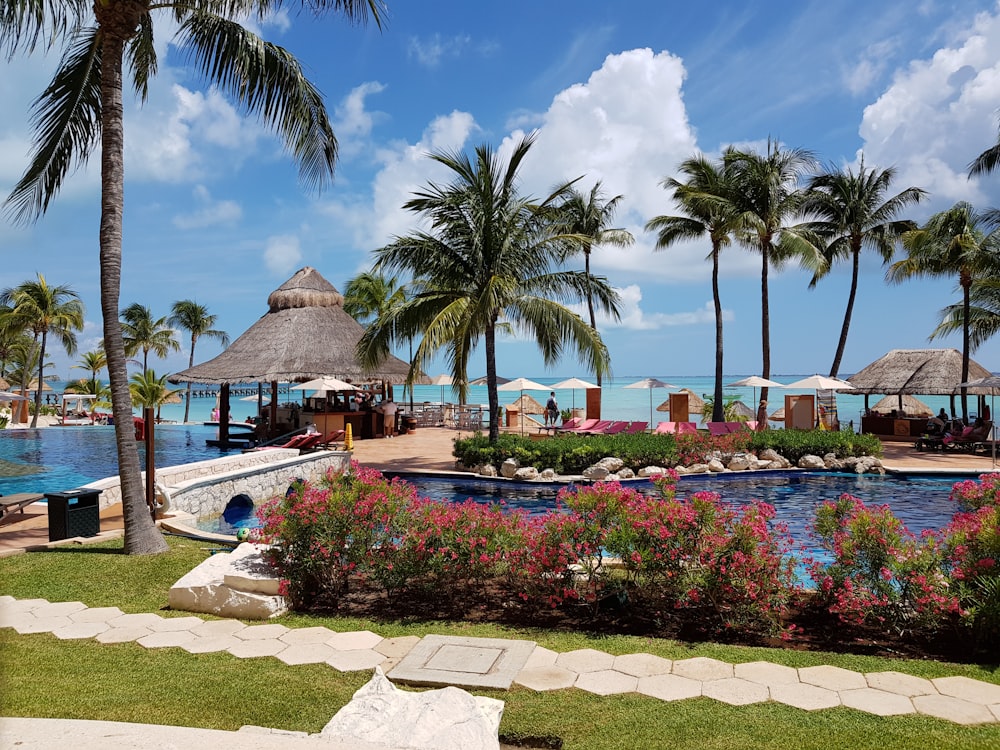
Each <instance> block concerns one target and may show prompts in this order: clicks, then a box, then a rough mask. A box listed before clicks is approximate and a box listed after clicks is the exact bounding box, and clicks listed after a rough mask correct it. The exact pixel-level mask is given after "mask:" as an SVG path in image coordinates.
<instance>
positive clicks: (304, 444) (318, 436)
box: [295, 432, 323, 453]
mask: <svg viewBox="0 0 1000 750" xmlns="http://www.w3.org/2000/svg"><path fill="white" fill-rule="evenodd" d="M322 442H323V433H322V432H308V433H306V436H305V440H303V441H301V442H300V443H299V444H298V445H296V446H295V447H296V448H298V449H299V453H309V452H310V451H314V450H316V449H317V448H319V445H320V443H322Z"/></svg>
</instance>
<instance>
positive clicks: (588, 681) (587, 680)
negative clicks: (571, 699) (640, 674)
mask: <svg viewBox="0 0 1000 750" xmlns="http://www.w3.org/2000/svg"><path fill="white" fill-rule="evenodd" d="M574 687H578V688H580V690H586V691H587V692H588V693H594V694H595V695H620V694H621V693H634V692H635V691H636V688H638V687H639V678H637V677H635V676H634V675H630V674H625V673H624V672H617V671H615V670H614V669H602V670H601V671H599V672H584V673H583V674H582V675H580V676H579V677H578V678H577V680H576V682H575V683H574Z"/></svg>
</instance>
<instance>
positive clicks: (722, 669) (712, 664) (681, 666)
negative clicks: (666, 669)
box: [671, 656, 733, 680]
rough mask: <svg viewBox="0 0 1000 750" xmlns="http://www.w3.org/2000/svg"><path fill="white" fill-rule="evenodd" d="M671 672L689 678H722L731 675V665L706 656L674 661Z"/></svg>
mask: <svg viewBox="0 0 1000 750" xmlns="http://www.w3.org/2000/svg"><path fill="white" fill-rule="evenodd" d="M671 671H672V672H673V674H675V675H677V676H679V677H687V678H689V679H691V680H724V679H725V678H727V677H732V676H733V665H732V664H727V663H726V662H724V661H719V660H718V659H709V658H708V657H707V656H696V657H694V658H693V659H681V660H680V661H674V668H673V669H672V670H671Z"/></svg>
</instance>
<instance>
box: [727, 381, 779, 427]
mask: <svg viewBox="0 0 1000 750" xmlns="http://www.w3.org/2000/svg"><path fill="white" fill-rule="evenodd" d="M726 385H727V386H732V387H734V388H753V413H754V417H755V416H756V415H757V389H758V388H785V387H786V386H785V384H784V383H779V382H777V381H776V380H768V379H767V378H762V377H760V375H751V376H750V377H749V378H743V379H742V380H737V381H735V382H732V383H726ZM751 419H753V417H751Z"/></svg>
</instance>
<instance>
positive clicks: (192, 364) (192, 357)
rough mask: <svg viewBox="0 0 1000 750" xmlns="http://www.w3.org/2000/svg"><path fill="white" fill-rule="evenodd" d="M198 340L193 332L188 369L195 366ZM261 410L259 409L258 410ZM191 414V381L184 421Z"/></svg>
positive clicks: (185, 400) (185, 402)
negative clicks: (195, 351) (195, 347)
mask: <svg viewBox="0 0 1000 750" xmlns="http://www.w3.org/2000/svg"><path fill="white" fill-rule="evenodd" d="M197 342H198V337H197V336H196V335H195V334H193V333H192V334H191V356H189V357H188V369H189V370H190V369H191V368H192V367H194V345H195V344H196V343H197ZM258 411H259V410H258ZM190 414H191V383H190V382H189V383H188V384H187V395H186V396H185V397H184V422H185V423H187V421H188V417H189V416H190Z"/></svg>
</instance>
